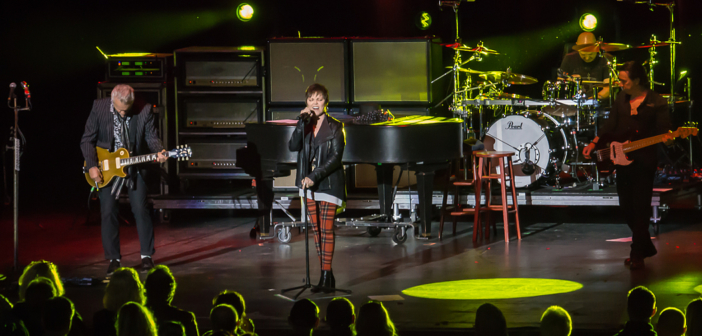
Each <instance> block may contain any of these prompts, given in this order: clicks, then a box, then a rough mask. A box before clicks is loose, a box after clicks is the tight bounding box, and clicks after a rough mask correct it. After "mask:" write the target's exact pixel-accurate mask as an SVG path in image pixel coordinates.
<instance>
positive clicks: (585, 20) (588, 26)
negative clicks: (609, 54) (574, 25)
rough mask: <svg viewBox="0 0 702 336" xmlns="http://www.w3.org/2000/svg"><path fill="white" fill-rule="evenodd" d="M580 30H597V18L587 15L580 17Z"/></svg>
mask: <svg viewBox="0 0 702 336" xmlns="http://www.w3.org/2000/svg"><path fill="white" fill-rule="evenodd" d="M580 28H582V29H583V30H584V31H586V32H590V31H593V30H595V28H597V17H595V16H594V15H592V14H589V13H585V14H583V16H581V17H580Z"/></svg>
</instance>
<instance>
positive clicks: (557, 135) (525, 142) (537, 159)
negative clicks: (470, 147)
mask: <svg viewBox="0 0 702 336" xmlns="http://www.w3.org/2000/svg"><path fill="white" fill-rule="evenodd" d="M484 142H485V148H486V149H489V150H496V151H510V152H515V155H514V156H512V162H513V164H514V183H515V184H514V186H515V187H517V188H525V187H530V186H533V185H535V184H536V183H537V182H538V181H540V180H542V179H544V178H547V177H549V176H555V174H557V173H559V172H560V171H561V165H562V164H563V163H566V162H567V161H569V158H570V155H571V152H572V151H571V148H572V147H571V145H570V141H569V138H568V136H567V134H566V131H565V130H564V125H562V124H561V123H559V122H558V121H557V120H556V119H555V118H553V117H551V116H550V115H548V114H543V113H538V112H532V113H528V114H525V115H510V116H506V117H504V118H502V119H499V120H497V121H495V122H494V123H493V124H492V125H491V126H490V128H489V129H488V131H487V133H486V137H485V140H484ZM527 157H528V159H529V160H530V161H532V162H533V163H534V165H535V168H536V170H535V171H534V173H533V174H531V175H527V174H524V173H523V172H522V168H523V166H524V163H525V162H526V161H527ZM498 168H499V167H498Z"/></svg>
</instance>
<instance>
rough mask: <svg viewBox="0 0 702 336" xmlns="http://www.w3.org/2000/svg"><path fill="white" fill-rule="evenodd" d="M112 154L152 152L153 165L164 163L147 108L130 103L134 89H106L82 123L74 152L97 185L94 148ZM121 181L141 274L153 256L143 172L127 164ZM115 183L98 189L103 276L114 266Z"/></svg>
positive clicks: (116, 245) (117, 250) (117, 256)
mask: <svg viewBox="0 0 702 336" xmlns="http://www.w3.org/2000/svg"><path fill="white" fill-rule="evenodd" d="M96 146H97V147H102V148H105V149H108V150H109V151H110V152H114V151H115V150H117V149H119V148H126V149H128V150H129V152H130V154H134V155H139V154H148V153H156V152H158V153H159V154H158V162H165V161H166V156H165V155H164V153H165V150H164V149H163V145H162V144H161V140H159V138H158V136H157V135H156V129H155V128H154V116H153V114H152V113H151V105H149V104H147V103H145V102H141V101H135V100H134V89H133V88H132V87H131V86H129V85H125V84H120V85H117V86H115V87H114V89H112V97H110V98H103V99H97V100H95V101H94V102H93V108H92V111H90V116H89V117H88V121H87V123H86V124H85V132H84V133H83V138H82V139H81V141H80V149H81V151H82V152H83V157H84V158H85V162H86V167H90V168H89V174H90V178H92V179H93V180H94V181H96V182H98V183H99V182H102V174H101V173H100V169H99V168H98V167H97V166H98V159H97V152H96V150H95V147H96ZM130 156H131V155H130ZM127 169H128V174H129V175H128V176H127V178H126V180H125V181H124V185H126V186H127V189H128V193H129V200H130V203H131V206H132V213H134V217H135V218H136V226H137V231H138V232H139V243H140V245H141V266H142V271H144V272H146V271H148V270H150V269H151V268H153V267H154V262H153V260H152V259H151V256H152V255H153V254H154V252H155V249H154V228H153V223H152V222H151V218H150V217H149V213H148V211H147V209H146V183H145V182H144V175H145V172H144V171H140V170H139V169H136V168H135V167H134V166H130V167H128V168H127ZM118 186H119V183H117V182H112V183H110V184H108V185H107V186H106V187H104V188H102V189H100V190H99V195H100V210H101V213H102V247H103V249H104V250H105V258H106V259H108V260H110V265H109V267H108V269H107V274H108V275H111V274H112V272H114V271H115V270H116V269H117V268H119V267H120V259H121V255H120V245H119V222H118V215H119V207H118V202H117V197H118V196H117V195H119V192H120V190H118V189H119V188H118Z"/></svg>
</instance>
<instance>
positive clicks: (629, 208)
mask: <svg viewBox="0 0 702 336" xmlns="http://www.w3.org/2000/svg"><path fill="white" fill-rule="evenodd" d="M616 169H617V194H618V195H619V208H620V209H621V210H622V211H623V212H624V218H625V219H626V224H627V225H629V228H630V229H631V233H632V238H631V254H630V257H631V258H637V259H643V258H647V257H652V256H654V255H655V254H656V253H657V251H656V247H655V246H653V242H651V234H650V233H649V232H648V226H649V223H650V218H651V198H652V197H653V179H654V178H655V174H656V168H655V166H654V167H651V166H650V165H645V164H637V162H636V161H634V162H633V163H632V164H630V165H628V166H616Z"/></svg>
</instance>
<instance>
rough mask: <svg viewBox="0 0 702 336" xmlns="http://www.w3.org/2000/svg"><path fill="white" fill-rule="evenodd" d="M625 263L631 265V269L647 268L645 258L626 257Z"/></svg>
mask: <svg viewBox="0 0 702 336" xmlns="http://www.w3.org/2000/svg"><path fill="white" fill-rule="evenodd" d="M624 265H627V266H629V269H630V270H639V269H644V268H646V264H645V263H644V260H643V258H626V260H624Z"/></svg>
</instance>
